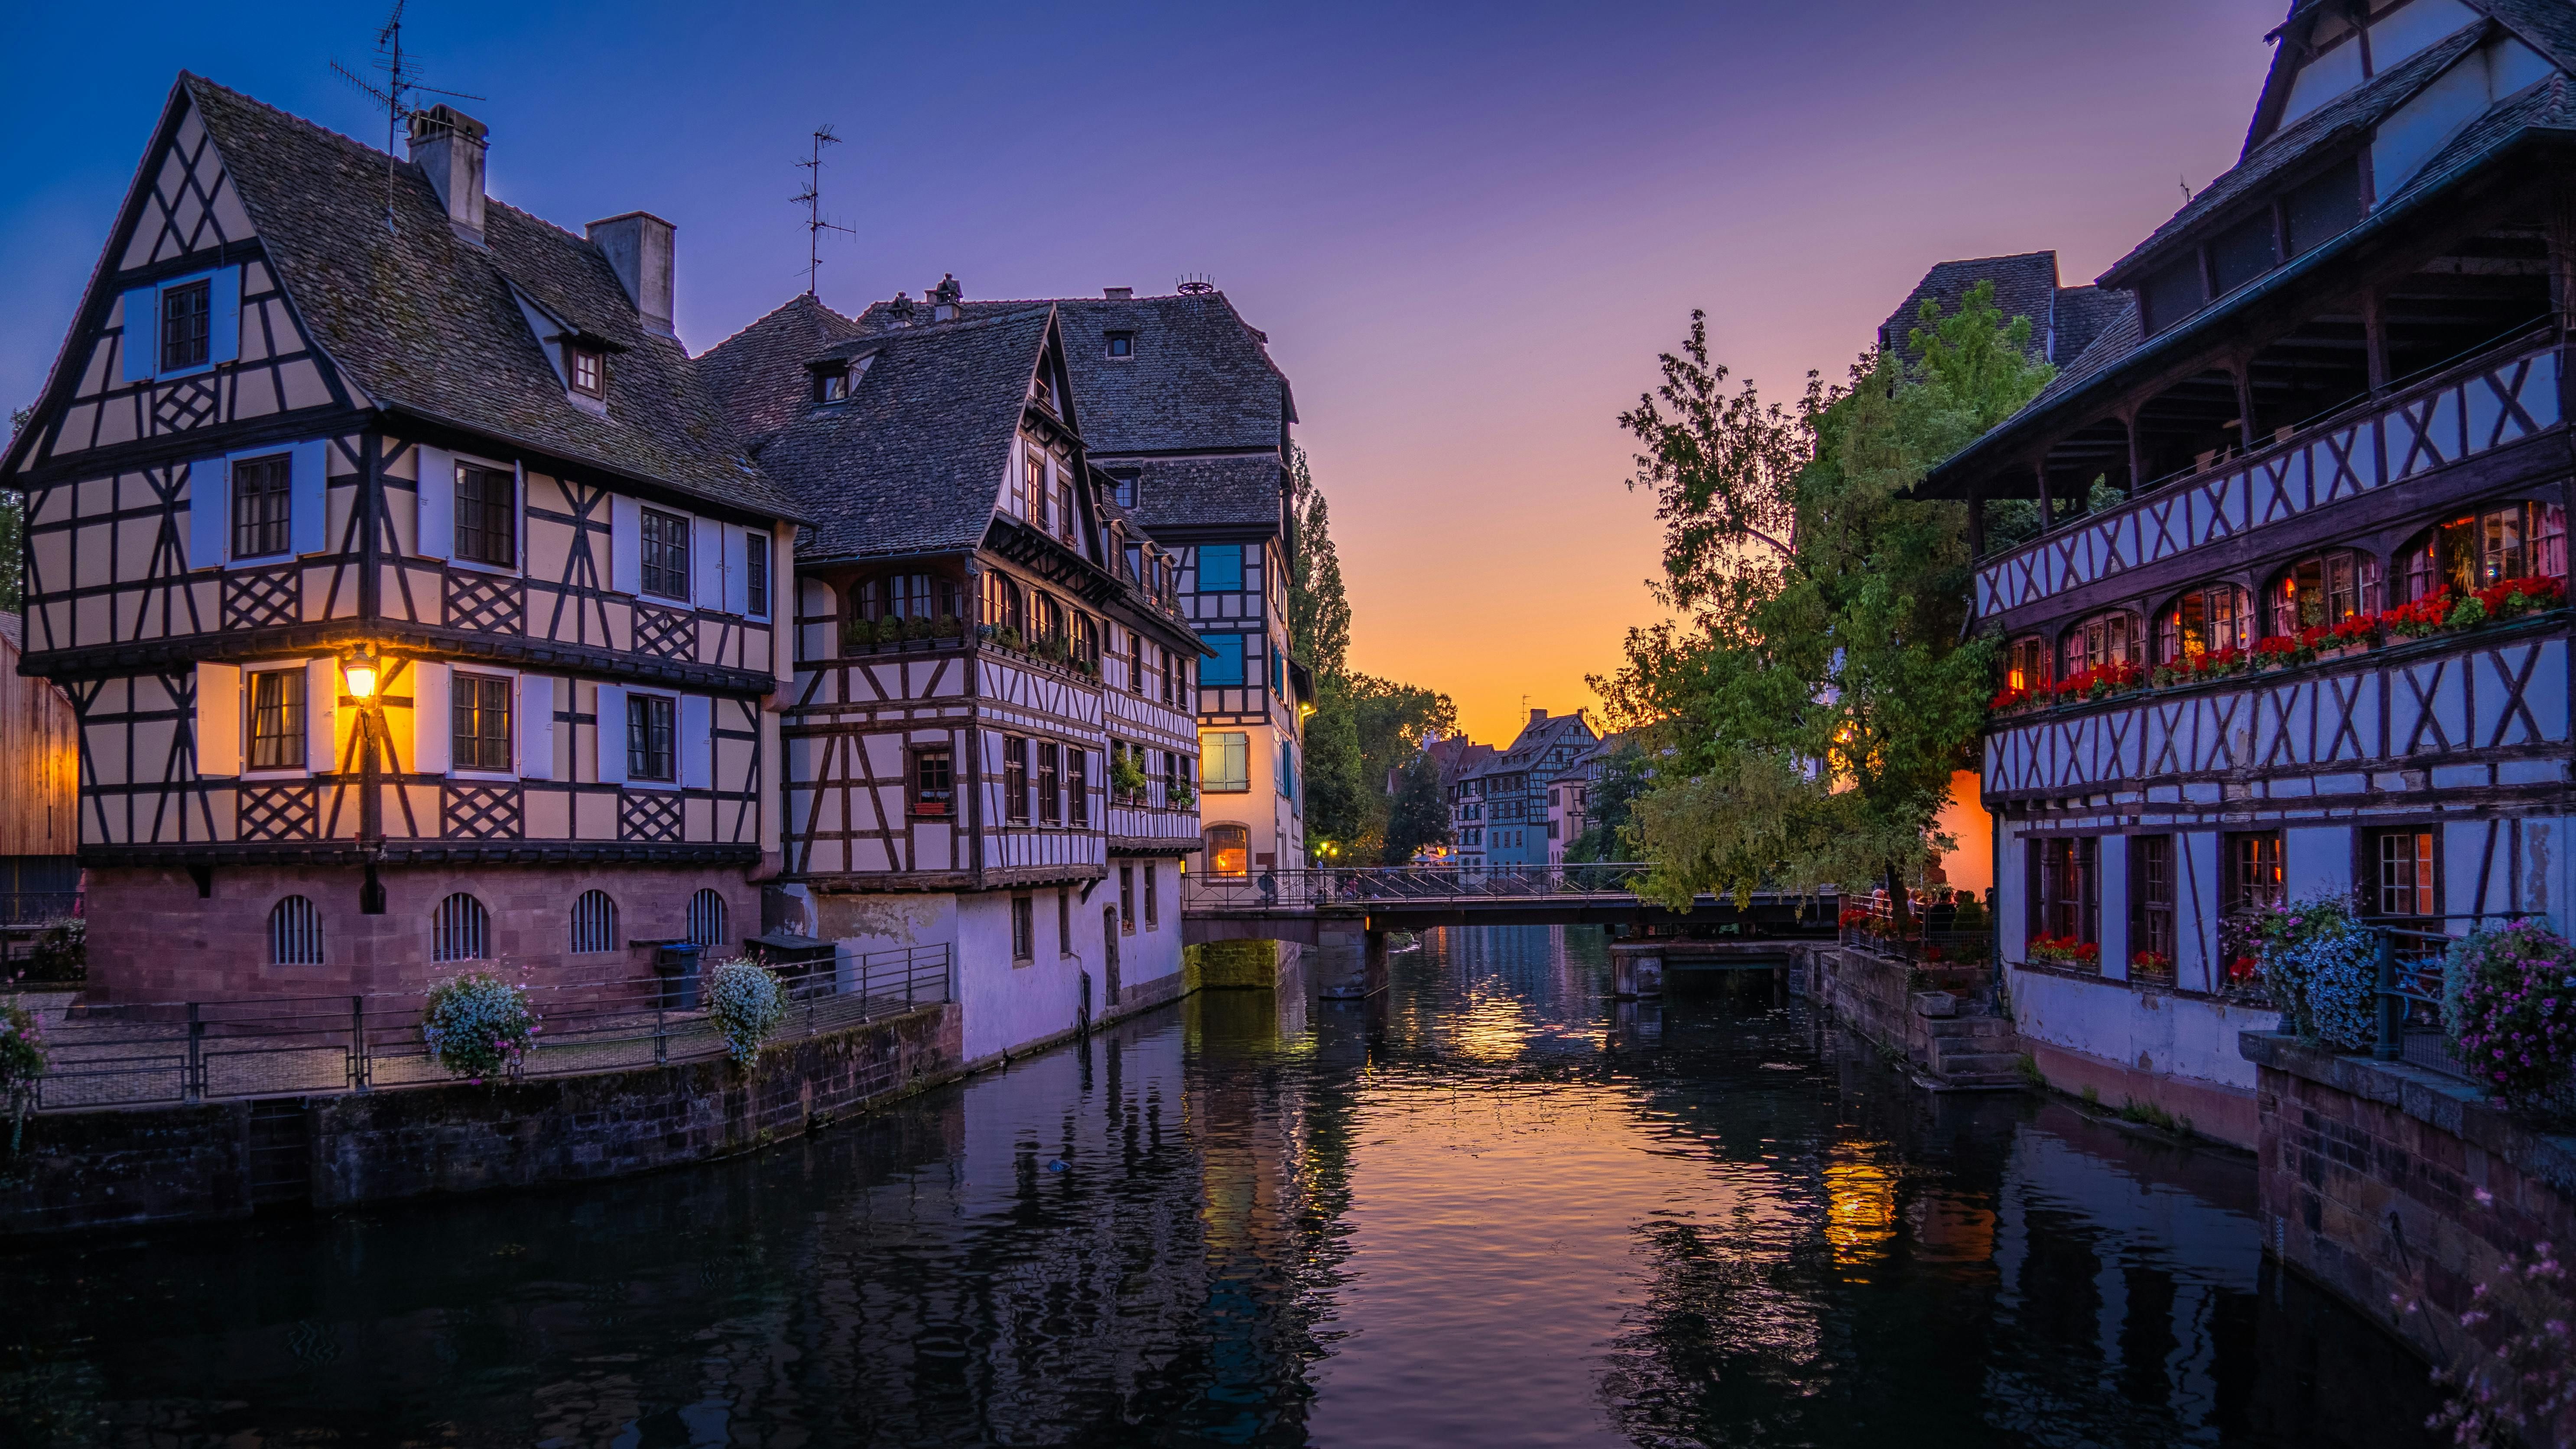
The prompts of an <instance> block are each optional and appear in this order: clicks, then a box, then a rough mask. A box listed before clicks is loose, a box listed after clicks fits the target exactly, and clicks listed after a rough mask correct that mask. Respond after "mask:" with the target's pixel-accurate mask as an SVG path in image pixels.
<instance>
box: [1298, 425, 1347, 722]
mask: <svg viewBox="0 0 2576 1449" xmlns="http://www.w3.org/2000/svg"><path fill="white" fill-rule="evenodd" d="M1288 473H1289V479H1290V486H1289V494H1288V533H1289V537H1288V639H1289V646H1288V652H1289V653H1290V654H1292V655H1294V656H1295V657H1296V659H1297V662H1299V663H1301V664H1303V665H1305V666H1306V667H1307V668H1308V669H1311V670H1313V671H1314V672H1315V673H1317V674H1339V673H1341V672H1342V671H1343V670H1345V669H1347V668H1349V667H1350V653H1351V601H1350V596H1349V595H1348V594H1346V593H1344V592H1343V591H1342V556H1341V553H1340V552H1339V551H1338V550H1336V549H1335V548H1334V547H1333V525H1332V510H1331V509H1330V508H1329V507H1328V506H1327V505H1326V503H1325V501H1324V492H1323V490H1322V489H1320V488H1317V487H1316V486H1315V473H1314V470H1313V469H1312V468H1310V467H1308V466H1307V463H1306V450H1305V449H1303V448H1300V447H1296V446H1293V445H1292V446H1291V447H1290V448H1289V450H1288Z"/></svg>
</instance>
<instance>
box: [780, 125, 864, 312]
mask: <svg viewBox="0 0 2576 1449" xmlns="http://www.w3.org/2000/svg"><path fill="white" fill-rule="evenodd" d="M840 144H841V138H840V137H838V136H835V135H833V134H832V128H831V127H830V126H828V125H825V126H816V127H815V128H814V154H813V156H812V157H810V158H809V159H807V160H803V161H799V162H797V163H796V164H797V166H798V167H800V168H801V169H803V170H804V172H805V173H806V174H805V189H804V190H802V191H800V192H798V193H796V194H795V195H794V196H792V197H789V198H788V200H790V201H792V202H794V203H795V204H796V205H798V206H801V207H803V208H805V295H806V296H808V297H811V296H813V295H814V281H815V275H816V274H817V273H819V272H820V271H822V269H823V233H825V232H827V231H839V232H847V233H849V234H850V235H852V236H857V235H858V234H859V232H858V228H856V227H849V226H843V225H841V224H840V223H839V222H836V221H825V220H824V219H823V148H824V147H826V146H838V145H840Z"/></svg>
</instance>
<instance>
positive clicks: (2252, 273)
mask: <svg viewBox="0 0 2576 1449" xmlns="http://www.w3.org/2000/svg"><path fill="white" fill-rule="evenodd" d="M2280 260H2281V258H2280V254H2279V252H2277V251H2276V250H2275V249H2274V238H2273V236H2272V213H2271V212H2270V211H2269V210H2266V211H2263V212H2262V213H2260V214H2258V215H2255V216H2251V217H2248V218H2246V219H2245V220H2243V221H2241V222H2238V223H2237V224H2236V225H2234V226H2232V227H2229V228H2228V229H2227V230H2226V231H2224V232H2221V233H2219V236H2218V240H2216V241H2214V242H2211V243H2210V244H2209V267H2210V271H2211V272H2212V273H2214V274H2215V275H2216V276H2217V278H2218V292H2219V295H2220V296H2225V295H2226V294H2228V293H2229V292H2233V291H2235V290H2236V289H2237V288H2239V287H2241V286H2244V285H2245V284H2246V283H2248V282H2250V281H2253V280H2254V279H2255V278H2257V277H2259V276H2261V275H2263V274H2264V273H2265V272H2268V271H2270V270H2272V268H2273V266H2274V265H2275V264H2277V263H2278V262H2279V261H2280Z"/></svg>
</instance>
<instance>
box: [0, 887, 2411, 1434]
mask: <svg viewBox="0 0 2576 1449" xmlns="http://www.w3.org/2000/svg"><path fill="white" fill-rule="evenodd" d="M1394 975H1395V987H1394V989H1393V990H1392V991H1390V992H1389V993H1387V994H1386V995H1385V996H1383V997H1381V998H1379V999H1377V1000H1375V1001H1373V1002H1370V1003H1366V1004H1358V1005H1345V1004H1335V1003H1318V1002H1317V1001H1315V1000H1314V999H1313V998H1312V996H1311V993H1310V992H1308V991H1302V990H1292V991H1289V992H1287V993H1284V994H1283V995H1281V996H1279V997H1276V998H1274V997H1272V996H1270V995H1267V994H1254V993H1227V994H1212V995H1208V996H1203V997H1200V998H1196V999H1194V1000H1192V1001H1191V1002H1189V1003H1186V1004H1185V1005H1184V1006H1183V1007H1182V1008H1181V1009H1180V1010H1178V1011H1175V1012H1171V1013H1166V1014H1164V1015H1162V1016H1160V1017H1157V1018H1155V1019H1153V1020H1150V1021H1148V1022H1146V1023H1143V1024H1140V1025H1133V1026H1130V1027H1128V1028H1124V1029H1121V1030H1118V1031H1115V1032H1111V1033H1105V1034H1103V1035H1102V1036H1101V1037H1099V1038H1096V1039H1095V1040H1093V1041H1092V1042H1091V1043H1089V1044H1088V1045H1087V1046H1085V1047H1083V1048H1081V1049H1077V1050H1067V1051H1062V1052H1057V1053H1053V1054H1050V1055H1047V1056H1044V1057H1040V1058H1037V1059H1033V1060H1030V1061H1026V1062H1023V1063H1021V1064H1019V1065H1017V1066H1014V1067H1013V1068H1012V1069H1011V1070H1010V1071H1008V1072H1007V1073H1004V1074H1002V1075H999V1076H994V1077H988V1078H983V1079H979V1080H978V1081H975V1082H973V1083H970V1084H968V1085H966V1086H964V1087H963V1088H958V1089H950V1090H946V1091H943V1092H940V1093H936V1094H932V1095H930V1096H927V1097H924V1098H922V1099H919V1100H918V1101H916V1102H913V1103H911V1104H907V1105H906V1106H905V1107H903V1108H902V1109H900V1110H897V1111H893V1112H890V1113H887V1114H884V1115H882V1116H879V1117H877V1118H873V1119H870V1120H867V1121H865V1122H861V1123H856V1124H851V1125H847V1126H844V1127H839V1128H835V1129H833V1130H831V1131H829V1132H826V1133H823V1134H820V1135H817V1136H814V1137H810V1138H806V1139H803V1140H801V1141H799V1142H795V1143H791V1144H788V1145H786V1146H784V1147H782V1148H779V1149H776V1150H773V1151H772V1152H770V1153H767V1154H765V1155H763V1156H761V1157H759V1158H755V1159H750V1160H746V1161H741V1162H735V1163H727V1164H721V1165H717V1166H714V1167H710V1168H705V1169H699V1170H692V1171H686V1172H676V1173H670V1174H664V1175H661V1176H657V1177H652V1178H647V1179H641V1180H637V1181H633V1182H628V1183H621V1184H615V1185H610V1186H604V1187H597V1188H589V1189H581V1190H575V1191H566V1192H562V1193H556V1194H549V1195H544V1196H537V1197H522V1198H515V1199H495V1200H489V1201H464V1202H458V1203H452V1204H444V1205H435V1206H428V1207H421V1208H415V1209H405V1210H401V1211H387V1212H381V1213H373V1214H364V1215H356V1216H351V1217H344V1218H334V1219H327V1220H322V1221H318V1222H304V1223H296V1222H268V1221H263V1222H261V1223H258V1224H254V1225H253V1226H251V1227H250V1228H248V1229H247V1230H238V1229H226V1230H223V1231H220V1232H207V1233H202V1234H192V1235H185V1236H169V1235H164V1236H160V1237H156V1238H150V1239H135V1240H131V1241H121V1240H89V1241H86V1242H83V1243H81V1244H78V1245H61V1246H55V1247H51V1248H47V1249H44V1250H42V1251H33V1252H21V1253H18V1254H15V1255H13V1256H7V1257H0V1275H5V1281H7V1282H8V1284H9V1285H10V1293H9V1297H10V1300H11V1305H12V1307H11V1312H10V1313H9V1314H8V1315H6V1316H5V1320H0V1444H11V1445H15V1444H53V1443H69V1444H79V1443H112V1444H153V1445H214V1444H218V1443H220V1444H226V1445H245V1446H248V1445H265V1444H271V1443H279V1442H285V1441H290V1440H291V1441H296V1442H304V1441H318V1440H323V1439H329V1440H331V1441H333V1442H337V1443H346V1444H380V1443H381V1444H391V1443H418V1442H424V1441H438V1442H448V1443H457V1444H514V1445H515V1444H528V1443H540V1444H561V1445H591V1444H601V1445H635V1446H645V1445H666V1444H667V1445H681V1444H725V1443H736V1442H739V1443H745V1444H815V1445H827V1444H828V1445H838V1444H1041V1443H1043V1444H1101V1445H1109V1444H1135V1443H1162V1444H1304V1443H1316V1444H1333V1445H1344V1444H1350V1445H1366V1444H1423V1443H1435V1442H1462V1443H1476V1444H1586V1443H1598V1444H1618V1443H1634V1444H1645V1445H1698V1444H1714V1443H1727V1444H1746V1443H1758V1444H1837V1445H1838V1444H1861V1443H1872V1444H1875V1443H1878V1442H1881V1441H1884V1440H1887V1439H1890V1438H1895V1439H1899V1440H1901V1441H1902V1442H1904V1443H1906V1444H1908V1445H1919V1444H1933V1445H1939V1444H1953V1443H1955V1444H1963V1445H1964V1444H1979V1445H1985V1444H2034V1445H2038V1444H2048V1445H2055V1444H2140V1445H2145V1444H2158V1445H2162V1444H2173V1443H2223V1444H2262V1445H2273V1444H2280V1445H2288V1444H2307V1443H2317V1444H2324V1443H2358V1444H2372V1443H2390V1444H2403V1443H2417V1442H2421V1436H2420V1434H2419V1433H2418V1432H2417V1431H2414V1430H2413V1429H2412V1428H2411V1427H2410V1426H2411V1425H2413V1424H2416V1423H2420V1422H2421V1420H2422V1417H2423V1415H2424V1413H2425V1412H2426V1410H2427V1408H2428V1407H2429V1405H2428V1403H2427V1401H2426V1400H2427V1395H2426V1393H2425V1391H2424V1390H2423V1388H2422V1377H2423V1376H2422V1370H2421V1368H2420V1367H2419V1366H2417V1365H2415V1364H2413V1363H2412V1362H2411V1361H2410V1360H2408V1359H2407V1358H2406V1357H2405V1356H2404V1354H2403V1352H2402V1351H2401V1350H2399V1349H2397V1348H2396V1347H2394V1346H2393V1345H2392V1344H2391V1343H2390V1342H2389V1341H2388V1340H2386V1339H2384V1338H2381V1337H2379V1336H2378V1335H2377V1334H2375V1333H2374V1332H2373V1331H2372V1330H2371V1329H2370V1328H2369V1327H2368V1326H2367V1325H2364V1324H2362V1323H2360V1322H2358V1321H2357V1320H2355V1319H2354V1318H2352V1317H2351V1316H2350V1315H2348V1314H2345V1313H2343V1312H2342V1311H2341V1310H2340V1309H2338V1308H2337V1307H2335V1306H2334V1305H2333V1304H2331V1303H2330V1302H2326V1301H2324V1300H2321V1299H2319V1298H2318V1297H2317V1296H2315V1295H2314V1294H2312V1293H2310V1292H2308V1291H2306V1290H2304V1289H2302V1288H2301V1287H2300V1286H2299V1285H2298V1284H2297V1283H2296V1282H2295V1281H2291V1280H2285V1279H2282V1278H2279V1277H2277V1276H2274V1275H2272V1274H2270V1273H2269V1271H2268V1270H2267V1269H2266V1268H2265V1267H2264V1265H2263V1263H2262V1260H2261V1256H2260V1253H2259V1251H2258V1250H2257V1243H2256V1238H2255V1228H2254V1221H2253V1202H2252V1191H2253V1188H2252V1174H2251V1170H2250V1167H2249V1166H2248V1164H2247V1163H2246V1162H2245V1161H2244V1160H2243V1159H2240V1158H2235V1157H2230V1156H2226V1155H2223V1154H2213V1153H2203V1152H2194V1151H2187V1150H2183V1149H2179V1148H2175V1147H2171V1146H2165V1145H2159V1144H2157V1143H2155V1142H2153V1141H2152V1140H2149V1139H2144V1138H2140V1137H2137V1136H2134V1135H2131V1134H2129V1133H2126V1132H2123V1131H2120V1130H2116V1129H2114V1128H2111V1127H2108V1126H2105V1125H2102V1124H2099V1123H2096V1122H2093V1121H2091V1120H2088V1119H2087V1118H2085V1117H2084V1116H2082V1115H2081V1114H2079V1113H2077V1112H2075V1111H2073V1110H2072V1109H2070V1108H2068V1107H2066V1106H2064V1105H2052V1104H2047V1103H2043V1102H2040V1101H2038V1100H2036V1099H2031V1098H2024V1097H2018V1096H2003V1097H1979V1098H1951V1099H1932V1098H1927V1097H1925V1096H1923V1095H1921V1094H1920V1093H1918V1092H1916V1091H1914V1090H1913V1089H1912V1088H1911V1087H1910V1086H1908V1085H1907V1084H1905V1083H1904V1081H1903V1080H1902V1079H1901V1078H1899V1077H1897V1076H1896V1075H1894V1074H1893V1073H1891V1072H1890V1071H1888V1070H1887V1069H1886V1068H1885V1067H1884V1066H1883V1065H1882V1064H1881V1063H1880V1062H1879V1061H1878V1060H1877V1058H1876V1057H1875V1055H1874V1053H1872V1052H1870V1051H1869V1050H1867V1049H1866V1048H1865V1047H1864V1046H1861V1045H1859V1044H1857V1043H1854V1042H1852V1041H1850V1040H1848V1039H1847V1038H1845V1037H1844V1036H1842V1035H1841V1034H1840V1033H1838V1032H1836V1031H1834V1030H1831V1029H1829V1028H1827V1027H1825V1026H1823V1025H1820V1024H1819V1023H1818V1022H1816V1021H1815V1020H1814V1019H1812V1018H1811V1017H1810V1016H1808V1015H1807V1013H1806V1012H1805V1011H1804V1010H1803V1008H1802V1007H1799V1006H1797V1005H1795V1004H1789V1003H1781V1002H1775V1001H1774V1000H1773V999H1772V996H1771V989H1772V988H1771V983H1770V982H1769V980H1768V978H1767V977H1763V978H1757V979H1756V980H1755V981H1754V982H1752V983H1749V984H1747V985H1746V986H1744V987H1743V988H1742V989H1728V988H1726V987H1725V986H1724V985H1723V984H1722V983H1708V982H1701V983H1696V984H1695V983H1692V982H1689V981H1687V980H1685V981H1684V982H1682V983H1680V985H1679V986H1677V988H1676V992H1675V995H1674V996H1673V997H1672V998H1671V999H1670V1000H1669V1001H1668V1002H1666V1003H1663V1004H1660V1005H1658V1004H1652V1003H1648V1004H1643V1005H1639V1004H1628V1005H1625V1006H1619V1007H1614V1006H1613V1005H1612V1004H1610V1003H1607V1002H1604V1001H1603V1000H1601V999H1600V996H1599V992H1600V988H1601V985H1602V983H1603V982H1604V981H1605V980H1606V965H1605V963H1604V961H1603V955H1602V949H1601V943H1600V941H1599V939H1598V937H1597V936H1594V935H1591V934H1588V933H1585V932H1581V931H1575V932H1570V933H1569V932H1565V931H1554V930H1546V929H1535V928H1533V929H1522V930H1509V931H1479V932H1450V933H1445V934H1435V935H1433V936H1431V937H1428V938H1426V940H1425V942H1424V944H1423V946H1422V949H1420V950H1418V951H1412V952H1404V953H1400V954H1398V955H1397V956H1396V957H1395V958H1394Z"/></svg>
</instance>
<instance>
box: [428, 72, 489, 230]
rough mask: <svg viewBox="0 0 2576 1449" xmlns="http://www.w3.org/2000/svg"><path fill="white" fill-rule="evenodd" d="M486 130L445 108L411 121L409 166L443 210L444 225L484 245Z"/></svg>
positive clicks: (477, 123) (438, 108) (480, 124)
mask: <svg viewBox="0 0 2576 1449" xmlns="http://www.w3.org/2000/svg"><path fill="white" fill-rule="evenodd" d="M491 133H492V132H491V127H489V126H486V125H484V124H483V123H482V122H481V121H478V120H476V119H474V118H473V117H472V116H469V115H467V114H465V113H464V112H463V111H460V110H458V109H456V108H455V107H454V106H449V105H436V106H432V107H430V108H429V109H428V110H425V111H414V112H412V115H411V161H412V164H413V165H415V166H417V167H419V168H420V169H421V174H422V175H424V176H427V177H428V178H429V189H430V190H432V191H435V192H437V193H438V204H439V205H441V206H444V207H446V208H447V224H448V225H449V226H451V227H453V228H455V230H456V234H457V235H458V236H461V237H463V238H465V239H466V240H467V241H470V242H472V243H474V244H475V245H476V246H478V247H479V246H481V245H483V158H484V156H485V154H486V153H487V152H489V151H490V149H491V143H490V142H489V141H488V140H487V139H486V138H487V137H488V136H490V135H491Z"/></svg>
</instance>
